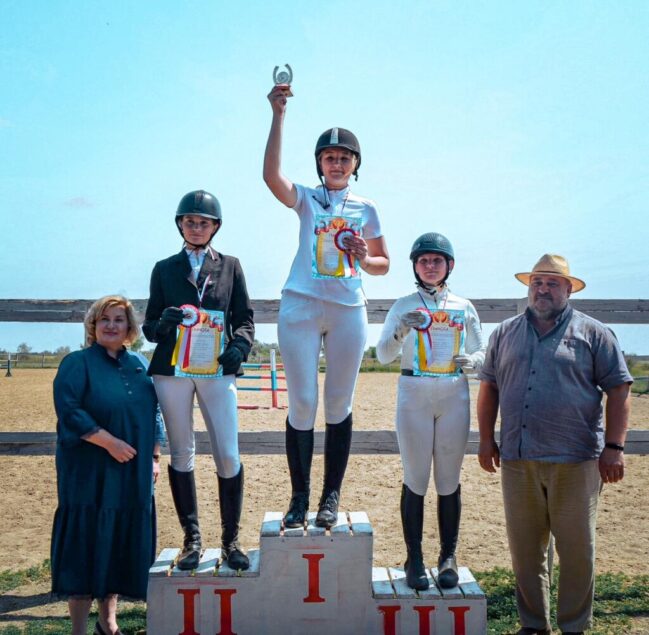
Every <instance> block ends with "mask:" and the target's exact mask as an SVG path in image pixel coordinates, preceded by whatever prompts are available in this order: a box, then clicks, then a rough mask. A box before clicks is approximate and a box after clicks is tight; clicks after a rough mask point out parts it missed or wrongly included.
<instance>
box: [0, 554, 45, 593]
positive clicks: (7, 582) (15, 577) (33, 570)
mask: <svg viewBox="0 0 649 635" xmlns="http://www.w3.org/2000/svg"><path fill="white" fill-rule="evenodd" d="M49 579H50V561H49V560H45V561H44V562H43V564H39V565H36V566H35V567H29V569H23V570H22V571H2V572H0V593H8V592H9V591H13V590H14V589H17V588H18V587H19V586H23V585H24V584H30V583H33V582H44V581H46V580H49Z"/></svg>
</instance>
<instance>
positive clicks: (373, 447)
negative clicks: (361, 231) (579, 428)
mask: <svg viewBox="0 0 649 635" xmlns="http://www.w3.org/2000/svg"><path fill="white" fill-rule="evenodd" d="M496 436H498V435H496ZM478 443H479V439H478V432H477V431H476V430H471V431H470V433H469V441H468V443H467V446H466V454H477V453H478ZM323 447H324V432H320V431H316V433H315V443H314V451H315V453H316V454H322V452H323ZM168 451H169V449H168V448H166V449H163V452H168ZM239 451H240V452H241V454H285V452H286V448H285V445H284V432H283V431H279V430H277V431H275V430H272V431H271V430H267V431H262V432H239ZM624 451H625V454H643V455H647V454H649V430H629V433H628V435H627V439H626V443H625V450H624ZM55 452H56V433H55V432H0V456H7V455H14V456H15V455H18V456H47V455H52V454H54V453H55ZM351 452H352V454H399V446H398V445H397V436H396V432H394V430H355V431H354V434H353V437H352V449H351ZM211 453H212V452H211V449H210V439H209V437H208V434H207V432H196V454H211Z"/></svg>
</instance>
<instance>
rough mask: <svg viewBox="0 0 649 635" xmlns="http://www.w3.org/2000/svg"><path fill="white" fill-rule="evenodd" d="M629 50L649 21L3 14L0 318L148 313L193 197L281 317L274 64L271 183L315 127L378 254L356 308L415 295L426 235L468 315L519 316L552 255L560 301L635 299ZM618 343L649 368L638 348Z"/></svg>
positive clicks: (418, 12)
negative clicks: (54, 303) (379, 245)
mask: <svg viewBox="0 0 649 635" xmlns="http://www.w3.org/2000/svg"><path fill="white" fill-rule="evenodd" d="M648 33H649V3H647V2H644V1H631V0H628V1H616V2H606V1H601V2H585V1H584V2H578V1H574V2H558V1H556V2H553V1H543V2H534V1H526V2H516V1H513V0H512V1H511V2H496V1H493V2H477V1H476V2H451V1H448V2H435V1H431V0H426V1H421V2H420V1H410V2H407V3H404V5H403V8H397V4H396V3H394V2H385V1H384V0H372V1H364V0H362V1H359V2H351V1H346V2H341V1H337V0H334V1H330V2H327V3H304V2H294V1H293V0H288V1H287V0H283V1H282V2H276V3H268V2H243V1H242V2H239V3H231V2H228V3H226V2H216V1H213V2H208V1H205V0H204V1H201V2H198V1H194V2H191V1H190V2H178V1H176V2H171V1H169V0H156V1H155V2H153V1H144V0H143V1H138V2H116V1H115V0H113V1H111V2H92V1H84V2H82V1H80V0H79V1H75V2H72V1H65V0H56V1H54V2H53V1H46V0H31V1H29V0H23V1H10V0H0V86H2V89H1V90H2V98H0V165H2V169H1V170H0V214H1V216H2V219H3V247H2V249H1V250H0V267H1V270H2V277H1V278H0V280H1V282H0V297H4V298H94V297H97V296H99V295H103V294H106V293H111V292H122V293H126V294H127V295H129V296H131V297H134V298H138V297H146V296H147V295H148V282H149V275H150V271H151V268H152V266H153V264H154V262H155V261H156V260H159V259H162V258H164V257H166V256H168V255H170V254H172V253H174V252H176V251H178V250H179V248H180V238H179V236H178V234H177V232H176V229H175V227H174V223H173V216H174V211H175V207H176V205H177V203H178V200H179V199H180V198H181V196H182V195H183V194H185V193H186V192H187V191H190V190H193V189H199V188H204V189H207V190H209V191H211V192H213V193H214V194H215V195H216V196H217V197H218V198H219V199H220V201H221V204H222V207H223V214H224V224H223V228H222V231H221V232H220V233H219V235H218V236H217V239H216V241H215V246H216V247H217V248H218V249H219V250H220V251H223V252H224V253H228V254H232V255H236V256H238V257H239V258H240V260H241V262H242V264H243V267H244V271H245V272H246V276H247V280H248V286H249V291H250V295H251V297H253V298H276V297H279V294H280V291H281V288H282V284H283V282H284V280H285V277H286V275H287V273H288V269H289V267H290V263H291V261H292V258H293V255H294V252H295V248H296V245H297V229H298V225H297V218H296V217H295V214H294V213H293V212H292V211H291V210H288V209H285V208H284V207H283V206H282V205H281V204H279V203H278V202H277V201H275V199H274V198H273V197H272V195H271V194H270V192H269V191H268V190H267V189H266V187H265V185H264V183H263V181H262V179H261V166H262V158H263V150H264V146H265V143H266V136H267V133H268V128H269V125H270V117H271V111H270V106H269V104H268V102H267V100H266V94H267V92H268V91H269V89H270V88H271V85H272V70H273V67H274V66H275V65H282V64H284V63H286V62H288V63H290V64H291V66H292V67H293V70H294V74H295V77H294V82H293V92H294V94H295V97H294V98H293V99H292V100H291V101H290V102H289V111H288V113H287V118H286V126H285V143H284V171H285V173H286V174H287V175H288V176H289V177H290V178H291V179H292V180H294V181H295V182H298V183H305V184H313V183H315V182H316V174H315V168H314V160H313V147H314V145H315V140H316V138H317V137H318V135H319V134H320V133H321V132H322V131H323V130H325V129H326V128H329V127H331V126H343V127H346V128H350V129H352V130H353V131H354V132H355V133H356V134H357V136H358V137H359V139H360V142H361V147H362V151H363V165H362V168H361V171H360V179H359V181H358V183H357V184H354V190H355V191H356V192H358V193H359V194H362V195H365V196H368V197H370V198H373V199H374V200H375V201H376V202H377V204H378V206H379V210H380V212H381V221H382V225H383V230H384V234H385V236H386V240H387V243H388V248H389V251H390V254H391V256H392V267H391V271H390V273H389V274H388V276H387V277H381V278H370V277H366V278H365V288H366V292H367V295H368V297H371V298H389V297H398V296H400V295H404V294H406V293H408V292H410V291H411V289H412V275H411V269H410V263H409V261H408V252H409V248H410V245H411V244H412V242H413V240H414V239H415V238H416V237H417V236H418V235H419V234H421V233H423V232H425V231H440V232H442V233H444V234H446V235H447V236H448V237H449V238H450V239H451V241H452V242H453V244H454V247H455V251H456V254H457V263H456V268H455V271H454V272H453V275H452V277H451V288H452V289H453V290H454V291H455V292H457V293H460V294H462V295H464V296H467V297H473V298H490V297H491V298H494V297H522V296H523V295H524V293H525V288H524V287H522V286H521V285H520V283H518V282H517V281H516V280H515V279H514V277H513V274H514V273H515V272H517V271H526V270H529V269H530V268H531V267H532V265H533V264H534V262H535V261H536V260H537V259H538V258H539V257H540V256H541V254H543V253H545V252H555V253H561V254H563V255H565V256H566V257H567V258H568V259H569V260H570V263H571V267H572V271H573V273H574V274H575V275H577V276H579V277H582V278H584V279H585V280H586V282H587V284H588V286H587V288H586V290H585V291H583V292H582V293H581V294H580V295H579V296H578V297H583V298H649V275H647V274H648V271H649V255H648V249H647V247H648V241H649V231H648V223H649V221H648V220H647V218H648V217H649V215H648V213H647V207H648V201H649V130H648V126H647V113H648V112H649V82H647V60H649V44H648V43H647V42H648V41H649V38H648V37H647V34H648ZM614 328H615V330H616V332H617V333H618V335H619V337H620V339H621V341H622V344H623V347H624V348H625V350H627V351H629V352H637V353H649V337H648V336H649V326H635V327H633V326H626V327H622V326H616V327H614ZM258 335H259V339H262V340H265V341H274V339H275V333H274V328H273V327H269V326H260V327H259V333H258ZM377 335H378V329H377V328H374V329H372V335H371V338H370V342H369V343H370V344H371V343H374V340H375V339H376V337H377ZM81 340H82V334H81V326H80V325H27V324H6V323H4V324H1V325H0V347H4V348H9V349H13V348H15V347H16V346H17V345H18V344H19V343H20V342H23V341H25V342H27V343H28V344H30V345H31V346H33V347H34V348H35V349H37V350H40V349H42V348H56V347H57V346H60V345H64V344H68V345H71V346H73V347H76V345H77V344H78V343H80V342H81Z"/></svg>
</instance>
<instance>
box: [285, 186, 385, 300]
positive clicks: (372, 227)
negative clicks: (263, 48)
mask: <svg viewBox="0 0 649 635" xmlns="http://www.w3.org/2000/svg"><path fill="white" fill-rule="evenodd" d="M295 187H296V190H297V201H296V203H295V207H294V208H293V209H294V210H295V211H296V213H297V215H298V217H299V219H300V243H299V246H298V250H297V254H296V255H295V258H294V259H293V264H292V265H291V271H290V273H289V276H288V280H287V281H286V284H285V285H284V289H283V291H291V292H293V293H300V294H302V295H306V296H309V297H315V298H319V299H322V300H327V301H329V302H335V303H337V304H344V305H347V306H362V305H364V304H365V303H366V299H365V294H364V293H363V287H362V282H361V277H360V274H359V275H358V276H356V277H354V278H341V279H333V278H332V279H321V278H316V277H314V276H313V275H312V258H313V245H314V240H315V237H316V233H315V229H316V219H317V218H318V216H319V215H321V214H323V213H326V214H328V215H332V216H335V215H340V216H345V217H348V218H349V217H351V218H354V219H357V220H358V224H359V225H360V235H361V236H362V237H363V238H364V239H365V240H368V239H372V238H379V237H381V236H382V232H381V224H380V222H379V215H378V211H377V209H376V205H375V204H374V202H373V201H371V200H369V199H367V198H363V197H360V196H357V195H355V194H352V193H351V192H350V190H349V187H347V188H345V189H344V190H338V191H335V190H334V191H331V190H330V191H328V198H329V207H328V208H326V209H325V207H324V206H325V205H326V199H325V192H324V190H323V188H322V187H318V188H317V189H312V188H309V187H305V186H303V185H297V184H296V186H295Z"/></svg>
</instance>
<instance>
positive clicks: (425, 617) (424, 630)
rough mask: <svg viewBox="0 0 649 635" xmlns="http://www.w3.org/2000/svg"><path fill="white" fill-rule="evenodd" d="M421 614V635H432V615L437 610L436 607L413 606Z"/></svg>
mask: <svg viewBox="0 0 649 635" xmlns="http://www.w3.org/2000/svg"><path fill="white" fill-rule="evenodd" d="M413 608H414V609H415V611H417V613H419V635H430V614H431V613H432V612H433V611H434V610H435V607H434V606H413Z"/></svg>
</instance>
